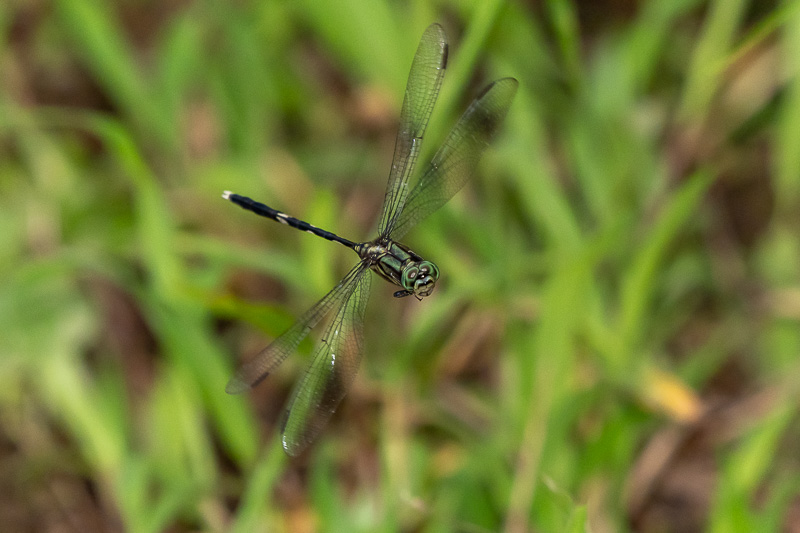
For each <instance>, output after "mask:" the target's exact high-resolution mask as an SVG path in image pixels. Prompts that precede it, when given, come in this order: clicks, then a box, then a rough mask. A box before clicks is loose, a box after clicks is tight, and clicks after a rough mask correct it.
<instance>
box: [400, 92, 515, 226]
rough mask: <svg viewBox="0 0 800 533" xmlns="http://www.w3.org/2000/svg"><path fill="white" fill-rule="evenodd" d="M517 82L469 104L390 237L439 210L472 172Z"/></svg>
mask: <svg viewBox="0 0 800 533" xmlns="http://www.w3.org/2000/svg"><path fill="white" fill-rule="evenodd" d="M517 85H518V83H517V80H515V79H514V78H503V79H500V80H497V81H495V82H494V83H492V84H491V85H489V86H488V87H486V88H485V89H484V90H483V92H482V93H481V94H480V95H479V96H478V97H477V98H476V99H475V100H474V101H473V102H472V104H470V106H469V108H467V110H466V111H465V112H464V114H463V115H462V116H461V118H460V119H459V120H458V123H456V125H455V127H454V128H453V130H452V131H451V132H450V134H449V135H448V136H447V139H446V140H445V141H444V144H443V145H442V147H441V148H439V151H438V152H436V155H434V156H433V159H432V160H431V163H430V165H429V166H428V168H427V169H426V170H425V173H424V174H423V175H422V177H421V178H420V180H419V181H418V182H417V185H416V186H415V187H414V190H412V191H411V194H410V195H409V196H408V200H407V201H406V203H405V209H404V210H403V212H402V213H400V215H399V216H398V218H397V222H396V223H395V224H394V227H393V229H392V231H391V232H390V236H391V238H392V239H393V240H399V239H402V238H403V236H404V235H405V234H406V233H407V232H408V231H409V230H410V229H411V228H413V227H414V226H416V225H417V223H419V222H420V221H421V220H423V219H424V218H426V217H427V216H428V215H430V214H431V213H433V212H434V211H436V210H437V209H439V208H440V207H442V206H443V205H444V204H445V203H447V201H448V200H450V198H452V197H453V195H454V194H455V193H457V192H458V191H459V190H460V189H461V187H463V186H464V184H465V183H466V182H467V180H468V179H469V178H470V177H471V176H472V174H473V173H474V171H475V167H476V166H477V164H478V161H479V160H480V158H481V156H482V155H483V152H484V150H486V147H487V146H489V143H490V142H491V140H492V137H493V136H494V135H495V133H496V132H497V130H498V129H499V128H500V125H501V124H502V123H503V119H504V118H505V116H506V113H508V108H509V106H510V105H511V102H512V100H514V95H515V94H516V93H517Z"/></svg>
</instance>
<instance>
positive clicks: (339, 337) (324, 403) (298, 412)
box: [282, 270, 370, 455]
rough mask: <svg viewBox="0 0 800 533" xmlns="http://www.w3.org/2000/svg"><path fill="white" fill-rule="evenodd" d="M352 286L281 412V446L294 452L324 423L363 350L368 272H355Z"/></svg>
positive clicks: (316, 432)
mask: <svg viewBox="0 0 800 533" xmlns="http://www.w3.org/2000/svg"><path fill="white" fill-rule="evenodd" d="M352 286H353V290H352V291H351V292H350V293H349V294H348V296H347V300H346V301H345V302H344V304H343V305H342V306H341V307H340V308H339V309H338V310H337V311H336V314H335V315H334V317H333V319H332V320H331V323H330V324H328V327H327V328H326V329H325V333H324V335H323V337H322V340H321V341H320V343H319V346H318V347H317V350H316V351H315V352H314V357H313V359H312V360H311V363H310V364H309V366H308V368H307V369H306V371H305V374H304V375H303V378H302V379H301V380H300V382H299V383H298V384H297V386H296V388H295V391H294V393H293V395H292V400H291V402H290V403H289V407H288V408H287V410H286V414H285V415H284V416H285V418H284V422H283V428H282V431H283V448H284V450H286V453H288V454H289V455H297V454H299V453H300V452H301V451H303V450H304V449H305V448H306V446H308V445H309V444H310V443H311V442H312V441H313V440H314V439H315V438H316V437H317V435H319V433H320V432H321V431H322V429H323V428H324V427H325V425H326V424H327V423H328V420H329V419H330V417H331V415H332V414H333V412H334V411H335V410H336V407H337V406H338V405H339V402H341V401H342V398H344V395H345V394H346V393H347V390H348V389H349V388H350V384H351V383H352V382H353V378H354V377H355V375H356V372H357V371H358V365H359V363H360V362H361V354H362V352H363V344H364V340H363V325H364V310H365V309H366V306H367V300H368V299H369V286H370V275H369V272H367V271H366V270H362V271H359V272H357V273H356V276H355V279H354V281H353V285H352Z"/></svg>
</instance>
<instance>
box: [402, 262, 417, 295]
mask: <svg viewBox="0 0 800 533" xmlns="http://www.w3.org/2000/svg"><path fill="white" fill-rule="evenodd" d="M418 276H419V267H417V266H416V265H412V266H408V267H406V268H405V270H403V279H402V280H401V281H402V283H403V288H404V289H406V290H408V291H412V292H413V291H414V284H415V283H416V281H417V277H418Z"/></svg>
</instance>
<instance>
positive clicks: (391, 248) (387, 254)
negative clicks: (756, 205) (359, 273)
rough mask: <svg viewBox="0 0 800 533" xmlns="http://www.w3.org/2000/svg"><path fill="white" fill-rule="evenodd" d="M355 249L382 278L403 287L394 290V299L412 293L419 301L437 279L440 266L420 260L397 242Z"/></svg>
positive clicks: (386, 241) (380, 243) (370, 244)
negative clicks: (399, 289)
mask: <svg viewBox="0 0 800 533" xmlns="http://www.w3.org/2000/svg"><path fill="white" fill-rule="evenodd" d="M354 249H355V251H356V252H357V253H358V255H359V256H360V257H361V259H362V260H366V261H368V262H369V264H370V268H371V269H372V270H373V271H375V272H376V273H378V274H379V275H380V276H381V277H382V278H383V279H385V280H387V281H389V282H391V283H394V284H395V285H398V286H400V287H402V288H403V290H402V291H397V292H395V293H394V296H395V297H396V298H402V297H404V296H409V295H412V294H413V295H414V296H416V297H417V299H418V300H421V299H422V298H423V297H424V296H429V295H430V294H431V293H432V292H433V289H434V287H435V286H436V280H438V279H439V268H438V267H437V266H436V265H435V264H434V263H432V262H431V261H426V260H424V259H422V258H421V257H420V256H419V255H417V254H416V253H414V252H413V251H411V250H410V249H409V248H408V247H407V246H405V245H403V244H401V243H399V242H394V241H391V240H384V241H373V242H365V243H361V244H359V245H357V246H356V247H355V248H354Z"/></svg>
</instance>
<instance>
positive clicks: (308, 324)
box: [225, 262, 368, 394]
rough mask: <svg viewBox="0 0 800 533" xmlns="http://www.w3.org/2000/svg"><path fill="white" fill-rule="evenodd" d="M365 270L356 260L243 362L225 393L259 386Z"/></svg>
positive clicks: (345, 294) (233, 392) (365, 267)
mask: <svg viewBox="0 0 800 533" xmlns="http://www.w3.org/2000/svg"><path fill="white" fill-rule="evenodd" d="M367 269H368V266H367V265H366V264H365V263H363V262H362V263H358V264H357V265H356V266H355V267H353V268H352V269H351V270H350V272H348V273H347V275H346V276H345V277H344V278H342V281H340V282H339V284H338V285H336V287H334V288H333V289H331V291H330V292H329V293H328V294H326V295H325V296H323V297H322V299H321V300H320V301H318V302H317V303H315V304H314V306H313V307H311V309H309V310H308V311H306V312H305V314H304V315H303V316H302V317H300V319H299V320H298V321H297V322H295V323H294V324H293V325H292V327H290V328H289V329H288V330H286V331H285V332H284V333H283V334H282V335H281V336H280V337H278V338H276V339H275V340H274V341H272V343H271V344H270V345H269V346H267V347H266V348H264V349H263V350H261V352H259V354H258V355H256V356H255V357H254V358H253V359H252V360H250V361H249V362H247V363H245V364H243V365H242V366H241V367H239V370H237V371H236V374H234V375H233V377H232V378H231V379H230V380H229V381H228V385H227V386H226V387H225V392H227V393H228V394H240V393H242V392H244V391H246V390H248V389H250V388H252V387H255V386H256V385H258V384H259V383H260V382H261V381H262V380H263V379H264V378H266V377H267V376H268V375H269V374H270V372H272V371H273V370H275V368H277V367H278V365H280V364H281V363H282V362H283V360H284V359H286V358H287V357H288V356H289V354H291V353H292V352H294V351H295V350H296V349H297V345H298V344H300V341H301V340H303V338H304V337H305V336H306V335H308V332H309V331H311V328H313V327H314V326H316V325H317V323H318V322H319V321H320V320H321V319H322V317H324V316H325V315H327V314H328V312H329V311H330V310H331V309H332V308H333V307H334V306H335V305H336V303H337V302H339V301H341V300H342V299H343V298H345V297H346V296H347V295H348V294H350V291H352V290H353V287H355V286H357V285H358V284H359V282H360V280H361V279H362V278H363V277H364V276H363V274H364V273H365V272H366V270H367Z"/></svg>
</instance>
